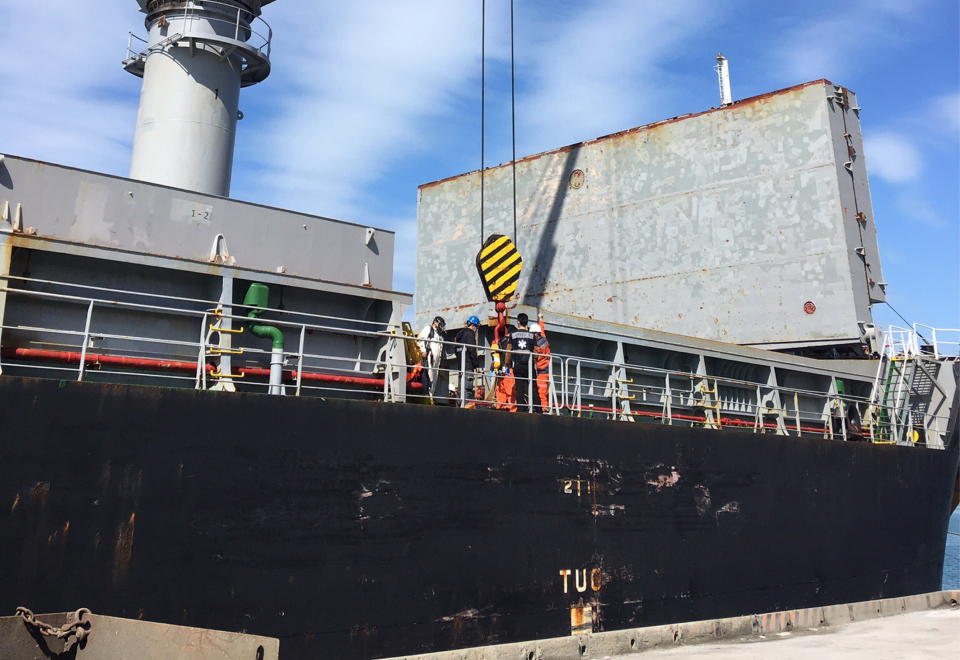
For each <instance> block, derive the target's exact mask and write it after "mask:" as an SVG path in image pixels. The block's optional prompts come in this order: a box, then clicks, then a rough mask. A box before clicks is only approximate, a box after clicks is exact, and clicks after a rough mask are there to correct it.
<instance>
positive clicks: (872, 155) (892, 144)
mask: <svg viewBox="0 0 960 660" xmlns="http://www.w3.org/2000/svg"><path fill="white" fill-rule="evenodd" d="M864 141H865V143H866V144H865V146H864V149H865V150H866V156H865V157H866V159H867V170H868V171H869V172H870V174H871V175H872V176H877V177H880V178H882V179H886V180H887V181H890V182H891V183H905V182H907V181H913V180H914V179H916V178H917V177H919V176H920V174H921V172H923V157H922V156H921V155H920V151H919V150H918V149H917V147H916V146H915V145H914V144H913V143H912V142H911V141H909V140H908V139H906V138H905V137H903V136H902V135H900V134H898V133H893V132H886V133H873V134H871V135H867V136H866V137H865V140H864Z"/></svg>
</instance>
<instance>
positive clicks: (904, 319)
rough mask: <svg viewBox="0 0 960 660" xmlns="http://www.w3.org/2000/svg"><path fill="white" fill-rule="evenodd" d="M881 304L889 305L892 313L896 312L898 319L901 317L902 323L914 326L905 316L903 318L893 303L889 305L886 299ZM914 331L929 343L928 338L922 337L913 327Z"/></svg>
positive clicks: (909, 326)
mask: <svg viewBox="0 0 960 660" xmlns="http://www.w3.org/2000/svg"><path fill="white" fill-rule="evenodd" d="M883 304H884V305H886V306H887V307H889V308H890V309H892V310H893V313H894V314H896V315H897V316H899V317H900V319H901V320H902V321H903V322H904V323H906V324H907V327H908V328H914V325H913V324H912V323H910V321H908V320H907V319H906V318H904V316H903V314H901V313H900V312H898V311H897V308H896V307H894V306H893V305H891V304H890V303H889V302H888V301H886V300H884V301H883ZM914 332H916V333H917V336H918V337H920V339H922V340H923V341H925V342H927V343H928V344H929V343H931V342H930V340H929V339H927V338H926V337H924V336H923V335H922V334H920V332H919V331H917V330H916V329H914Z"/></svg>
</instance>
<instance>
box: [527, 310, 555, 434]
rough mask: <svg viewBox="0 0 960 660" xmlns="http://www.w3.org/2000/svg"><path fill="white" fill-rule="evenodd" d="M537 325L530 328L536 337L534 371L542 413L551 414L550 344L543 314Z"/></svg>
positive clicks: (539, 317) (538, 315)
mask: <svg viewBox="0 0 960 660" xmlns="http://www.w3.org/2000/svg"><path fill="white" fill-rule="evenodd" d="M537 321H538V322H537V323H534V324H532V325H531V326H530V331H531V332H532V333H533V336H534V346H533V352H534V354H535V357H534V369H535V371H536V378H537V395H538V397H539V399H540V412H542V413H544V414H545V415H549V414H550V342H549V341H547V327H546V324H545V323H544V322H543V314H542V313H538V314H537Z"/></svg>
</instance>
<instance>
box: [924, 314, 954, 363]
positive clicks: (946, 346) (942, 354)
mask: <svg viewBox="0 0 960 660" xmlns="http://www.w3.org/2000/svg"><path fill="white" fill-rule="evenodd" d="M913 333H914V335H915V336H916V339H915V341H916V342H917V346H918V351H919V352H920V353H921V354H922V355H927V356H932V357H933V358H934V359H935V360H940V359H944V358H949V359H953V360H957V359H960V328H934V327H933V326H929V325H924V324H923V323H914V324H913Z"/></svg>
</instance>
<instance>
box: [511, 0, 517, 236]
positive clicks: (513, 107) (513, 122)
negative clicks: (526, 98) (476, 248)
mask: <svg viewBox="0 0 960 660" xmlns="http://www.w3.org/2000/svg"><path fill="white" fill-rule="evenodd" d="M513 34H514V29H513V0H510V140H511V143H512V147H513V153H512V155H511V158H510V169H511V170H512V171H513V243H514V245H516V243H517V74H516V69H515V68H514V59H515V58H514V48H513Z"/></svg>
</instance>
